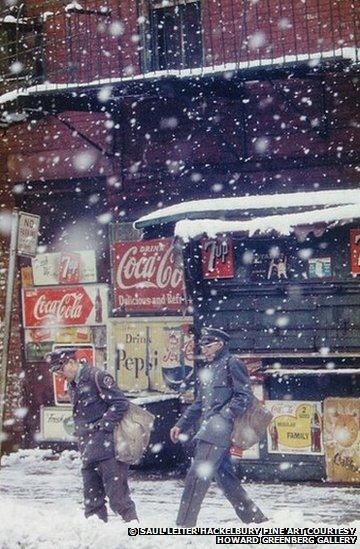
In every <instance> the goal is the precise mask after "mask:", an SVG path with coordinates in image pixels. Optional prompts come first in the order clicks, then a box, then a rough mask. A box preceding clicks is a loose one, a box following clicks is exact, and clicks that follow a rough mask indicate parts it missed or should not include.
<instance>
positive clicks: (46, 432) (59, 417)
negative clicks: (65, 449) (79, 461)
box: [40, 406, 75, 441]
mask: <svg viewBox="0 0 360 549" xmlns="http://www.w3.org/2000/svg"><path fill="white" fill-rule="evenodd" d="M40 431H41V438H42V439H43V440H59V441H63V440H67V441H74V440H75V436H74V420H73V415H72V410H71V408H70V407H67V408H66V409H65V408H56V407H55V406H53V407H47V406H41V411H40Z"/></svg>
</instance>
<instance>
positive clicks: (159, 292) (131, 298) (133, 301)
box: [113, 238, 184, 312]
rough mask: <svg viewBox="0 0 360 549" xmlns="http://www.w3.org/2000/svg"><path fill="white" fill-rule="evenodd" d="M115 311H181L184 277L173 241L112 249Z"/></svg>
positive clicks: (120, 243) (155, 241)
mask: <svg viewBox="0 0 360 549" xmlns="http://www.w3.org/2000/svg"><path fill="white" fill-rule="evenodd" d="M113 266H114V273H113V274H114V276H113V279H114V284H115V287H114V301H115V307H116V308H117V309H120V310H122V311H126V312H160V311H181V310H182V308H183V307H184V275H183V266H182V260H181V257H179V254H178V253H177V252H176V251H175V249H174V246H173V240H172V239H171V238H167V239H156V240H148V241H146V242H144V241H138V242H116V243H115V244H114V245H113Z"/></svg>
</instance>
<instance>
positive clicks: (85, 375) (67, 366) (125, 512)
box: [47, 348, 146, 522]
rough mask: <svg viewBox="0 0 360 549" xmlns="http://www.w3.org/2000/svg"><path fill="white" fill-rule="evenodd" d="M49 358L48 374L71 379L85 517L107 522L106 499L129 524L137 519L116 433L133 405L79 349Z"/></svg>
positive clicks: (55, 352) (110, 378) (108, 376)
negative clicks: (79, 354) (82, 358)
mask: <svg viewBox="0 0 360 549" xmlns="http://www.w3.org/2000/svg"><path fill="white" fill-rule="evenodd" d="M47 360H48V362H49V364H50V371H51V372H56V374H58V375H60V376H62V377H64V378H65V379H66V380H67V381H68V388H69V393H70V397H71V402H72V406H73V418H74V424H75V436H76V437H77V441H78V445H79V450H80V454H81V460H82V477H83V488H84V503H85V516H86V517H89V516H91V515H97V516H98V517H99V518H100V519H101V520H103V521H104V522H107V520H108V514H107V508H106V504H105V497H106V496H107V497H108V499H109V504H110V507H111V509H112V510H113V511H114V513H116V514H118V515H121V516H122V518H123V520H124V521H125V522H131V521H133V520H137V514H136V510H135V504H134V502H133V501H132V499H131V498H130V492H129V486H128V468H129V465H128V464H127V463H124V462H123V461H119V459H116V456H117V452H116V448H115V444H114V429H117V428H118V427H119V426H121V421H120V420H122V418H124V416H125V419H127V422H129V418H128V415H129V412H128V411H129V408H130V407H131V404H130V403H129V401H128V399H127V398H126V396H125V395H124V393H123V392H122V391H121V390H120V389H119V387H118V386H117V384H116V382H115V380H114V379H113V377H112V376H111V375H109V374H108V373H107V372H106V371H103V370H100V369H98V368H95V367H92V366H89V365H88V364H86V363H85V362H83V361H79V360H78V359H77V358H76V349H75V348H63V349H58V350H56V351H53V352H52V353H50V354H49V355H48V357H47ZM132 406H134V405H132ZM144 412H145V413H146V411H144ZM119 422H120V423H119ZM134 432H136V429H135V430H134ZM130 455H131V452H130Z"/></svg>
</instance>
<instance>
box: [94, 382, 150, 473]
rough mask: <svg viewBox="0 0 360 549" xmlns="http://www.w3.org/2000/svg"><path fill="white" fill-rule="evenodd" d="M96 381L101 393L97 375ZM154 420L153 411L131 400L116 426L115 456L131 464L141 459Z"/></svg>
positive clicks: (148, 440)
mask: <svg viewBox="0 0 360 549" xmlns="http://www.w3.org/2000/svg"><path fill="white" fill-rule="evenodd" d="M95 381H96V385H97V388H98V391H99V393H101V390H100V386H99V382H98V376H97V375H95ZM154 421H155V416H154V415H153V414H152V413H151V412H148V411H147V410H144V409H143V408H141V406H138V405H137V404H134V403H133V402H129V408H128V409H127V410H126V412H125V414H124V416H123V417H122V419H121V420H120V421H119V422H118V423H117V424H116V425H115V428H114V446H115V458H116V459H117V460H118V461H122V462H123V463H127V464H129V465H136V464H138V463H139V462H140V461H141V458H142V457H143V455H144V453H145V450H146V448H147V447H148V445H149V442H150V435H151V431H152V429H153V426H154Z"/></svg>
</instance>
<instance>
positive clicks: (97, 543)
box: [0, 450, 360, 549]
mask: <svg viewBox="0 0 360 549" xmlns="http://www.w3.org/2000/svg"><path fill="white" fill-rule="evenodd" d="M74 455H75V454H74V453H71V452H64V453H63V454H62V455H61V457H60V459H57V460H49V459H44V457H46V456H47V457H48V456H49V452H48V451H40V450H33V451H22V452H18V453H17V454H13V455H11V456H9V457H7V458H5V459H3V461H2V468H1V471H0V547H1V548H2V549H10V548H15V547H16V548H24V549H25V548H26V549H35V548H36V549H37V548H51V549H57V548H61V549H70V548H71V549H75V548H76V549H78V548H84V549H85V548H89V549H90V548H91V549H97V548H99V549H100V548H101V549H115V548H118V549H127V548H132V547H133V548H135V549H148V548H160V549H162V548H167V549H169V548H170V547H171V549H178V548H179V549H180V547H181V548H183V547H196V548H201V549H205V547H206V548H207V549H209V547H215V537H209V536H203V537H201V536H197V537H195V536H178V537H175V536H151V535H149V536H137V537H128V534H127V527H126V525H125V524H123V523H122V521H121V519H120V518H117V517H115V516H111V517H110V521H109V523H108V524H103V523H102V522H100V521H99V520H98V519H96V518H91V519H88V520H86V519H85V518H84V517H83V514H82V493H81V477H80V472H79V469H80V462H79V459H77V458H75V459H73V458H74ZM182 486H183V482H182V480H177V479H167V480H150V479H149V477H147V476H146V474H144V473H142V474H139V473H136V474H135V475H134V474H133V475H132V478H131V488H132V491H133V497H134V499H135V502H136V505H137V509H138V513H139V516H140V520H141V525H144V526H174V525H175V517H176V511H177V507H178V502H179V499H180V495H181V490H182ZM248 491H249V493H250V495H251V496H252V497H253V498H254V499H255V501H256V502H258V503H259V504H260V505H261V507H262V508H263V510H264V511H265V512H266V513H267V514H268V516H269V517H270V521H269V523H268V524H267V526H287V527H289V526H295V527H305V526H325V525H326V526H330V525H332V526H345V525H346V526H352V527H357V534H358V535H359V534H360V510H359V496H360V488H355V487H334V486H329V485H324V486H309V485H306V484H297V485H295V484H293V485H283V484H250V485H249V486H248ZM199 525H200V526H240V525H241V523H240V522H239V521H238V520H236V517H235V515H234V512H233V510H232V508H231V507H230V505H229V504H228V503H227V502H226V500H225V499H224V498H223V496H222V495H221V493H220V492H219V490H218V489H217V487H216V486H212V487H211V489H210V491H209V493H208V495H207V497H206V500H205V502H204V505H203V509H202V511H201V514H200V519H199ZM248 547H252V546H250V545H248ZM253 547H254V548H255V547H259V546H258V545H257V546H255V545H254V546H253ZM273 547H275V546H273ZM279 547H280V546H279ZM281 547H290V546H284V545H282V546H281ZM296 547H301V546H300V545H297V546H296ZM306 547H315V546H312V545H307V546H306ZM327 547H332V545H327ZM334 547H335V546H334ZM339 547H340V546H339V545H337V548H339ZM352 547H360V541H357V543H356V545H352Z"/></svg>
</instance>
